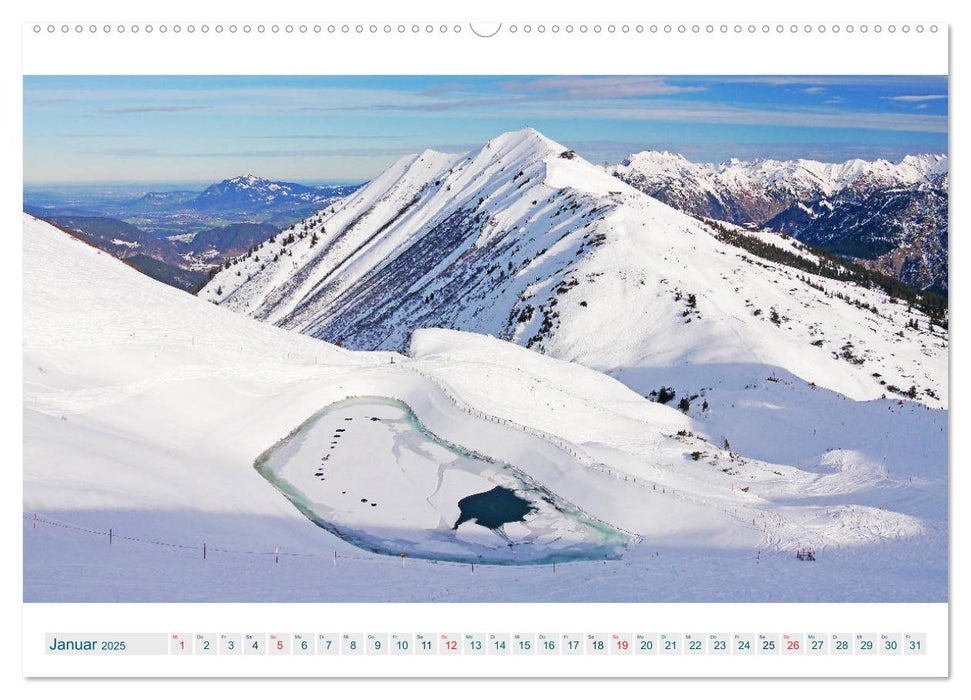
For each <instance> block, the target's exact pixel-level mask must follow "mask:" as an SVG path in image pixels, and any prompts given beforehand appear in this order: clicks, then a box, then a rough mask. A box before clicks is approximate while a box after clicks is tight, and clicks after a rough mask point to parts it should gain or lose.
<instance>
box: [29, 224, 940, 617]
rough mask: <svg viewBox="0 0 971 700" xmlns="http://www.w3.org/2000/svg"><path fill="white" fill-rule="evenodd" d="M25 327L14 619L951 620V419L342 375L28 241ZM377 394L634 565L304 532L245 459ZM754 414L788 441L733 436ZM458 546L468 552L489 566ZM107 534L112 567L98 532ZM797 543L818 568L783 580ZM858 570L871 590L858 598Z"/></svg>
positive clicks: (784, 389) (482, 357) (314, 345)
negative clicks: (372, 612) (597, 527)
mask: <svg viewBox="0 0 971 700" xmlns="http://www.w3.org/2000/svg"><path fill="white" fill-rule="evenodd" d="M23 311H24V510H25V514H26V517H27V521H25V525H26V527H25V530H24V591H25V599H26V600H42V601H43V600H48V601H50V600H89V601H90V600H127V601H136V600H163V601H173V600H216V601H218V600H251V601H257V600H260V601H265V600H289V601H298V600H343V601H348V600H402V601H409V600H494V601H495V600H547V601H548V600H726V599H727V600H819V599H828V600H943V599H946V595H947V593H946V538H945V535H944V532H945V514H946V507H945V504H946V473H945V465H946V433H945V432H944V430H945V428H946V412H944V411H935V410H930V409H928V408H926V407H923V406H921V405H919V404H916V403H910V402H906V403H904V404H903V405H898V404H897V403H896V402H891V401H877V402H870V403H857V402H853V401H850V400H848V399H846V398H845V397H843V396H840V395H838V394H834V393H832V392H828V391H825V390H822V389H813V388H811V387H809V386H807V385H805V384H804V383H801V382H796V381H793V378H792V377H791V376H788V375H784V376H781V377H777V379H779V380H780V381H776V382H770V383H768V384H766V385H765V386H764V387H758V388H753V389H748V388H738V389H732V390H731V391H734V395H732V394H731V393H730V391H729V390H728V389H725V390H722V389H712V391H711V392H709V393H708V394H707V395H708V396H709V397H711V406H710V407H709V408H708V409H707V411H705V412H702V411H701V410H700V409H699V408H698V406H697V404H696V403H695V404H693V406H692V408H691V410H690V411H689V412H688V415H685V414H684V413H682V412H680V411H678V410H676V409H674V408H671V407H669V406H664V405H660V404H658V403H653V402H650V401H648V400H646V399H644V398H642V397H641V396H639V395H638V394H636V393H634V392H632V391H630V390H628V389H627V388H625V387H624V386H623V385H621V384H620V383H619V382H617V381H615V380H613V379H610V378H609V377H606V376H604V375H603V374H600V373H598V372H596V371H593V370H591V369H588V368H585V367H582V366H579V365H576V364H573V363H568V362H564V361H561V360H555V359H552V358H549V357H544V356H542V355H540V354H538V353H535V352H532V351H529V350H526V349H525V348H522V347H518V346H516V345H514V344H511V343H506V342H503V341H501V340H497V339H494V338H488V337H482V336H476V335H472V334H468V333H459V332H454V331H444V330H425V331H420V332H416V333H415V334H413V336H412V338H411V343H410V348H409V353H410V356H408V357H405V356H401V355H393V354H390V353H357V352H350V351H347V350H342V349H339V348H335V347H333V346H331V345H328V344H326V343H322V342H320V341H318V340H315V339H313V338H309V337H306V336H301V335H298V334H296V333H292V332H288V331H286V330H283V329H279V328H274V327H273V326H271V325H269V324H262V323H259V322H256V321H254V320H252V319H248V318H246V317H244V316H241V315H237V314H232V313H229V312H227V311H226V310H224V309H220V308H216V307H215V306H213V305H211V304H207V303H204V302H202V301H200V300H198V299H194V298H192V297H190V296H188V295H185V294H183V293H180V292H178V291H176V290H174V289H171V288H168V287H166V286H164V285H161V284H160V283H156V282H154V281H152V280H150V279H148V278H146V277H144V276H142V275H140V274H138V273H137V272H135V271H134V270H132V269H130V268H128V267H126V266H125V265H123V264H122V263H120V262H119V261H117V260H114V259H113V258H111V257H110V256H108V255H107V254H105V253H103V252H101V251H98V250H96V249H94V248H91V247H89V246H87V245H85V244H83V243H82V242H80V241H78V240H76V239H72V238H70V237H69V236H67V235H66V234H64V233H63V232H60V231H58V230H56V229H54V228H53V227H50V226H48V225H47V224H44V223H43V222H39V221H37V220H36V219H32V218H30V217H25V220H24V310H23ZM694 378H695V379H698V375H697V374H696V375H694ZM704 380H705V381H707V378H705V379H704ZM368 396H377V397H387V398H388V399H394V400H397V401H401V402H406V403H407V405H409V406H410V407H411V408H412V409H413V410H414V412H415V414H416V416H417V418H418V419H420V420H421V422H422V423H423V424H424V425H425V426H426V427H427V428H428V429H429V430H431V431H433V432H434V433H435V434H436V435H437V436H439V437H441V438H442V439H444V440H447V441H448V442H449V443H451V444H453V445H461V446H463V447H464V448H467V449H468V450H471V451H473V452H474V453H476V454H480V455H484V456H488V457H489V458H491V459H494V460H498V461H500V462H503V463H508V464H513V465H515V466H516V468H517V469H518V470H520V473H521V474H523V475H524V477H528V478H529V479H530V480H531V481H532V482H534V483H536V484H541V485H543V487H544V488H546V489H549V491H550V492H551V493H555V494H556V497H557V501H556V502H559V501H560V500H562V501H566V502H569V503H572V504H574V505H575V506H576V507H578V508H580V509H582V510H583V511H584V512H585V513H587V514H589V516H590V517H592V518H596V519H598V520H600V521H602V522H604V523H610V524H611V525H612V526H613V527H614V528H618V529H619V530H620V531H625V532H627V533H630V534H631V535H632V537H633V539H631V540H630V543H629V546H628V548H627V549H626V551H624V552H623V553H622V554H621V556H620V558H619V559H617V560H613V561H610V562H609V565H608V564H606V563H604V562H602V561H598V562H596V563H592V562H582V561H578V562H575V563H573V564H569V565H564V566H558V567H557V574H556V579H555V580H551V579H550V576H549V571H548V568H547V567H527V568H525V569H522V568H521V567H503V566H496V567H482V568H481V569H480V568H479V567H476V576H475V577H470V576H469V574H468V567H467V565H465V566H463V565H462V564H452V565H446V564H442V563H436V562H423V561H420V560H411V559H409V561H408V564H407V566H405V567H404V568H402V564H401V563H400V562H399V561H398V558H397V557H394V558H392V557H387V556H384V555H381V554H374V553H370V552H368V551H366V550H365V549H361V548H358V547H355V546H352V545H351V544H348V543H347V542H346V541H344V540H343V539H341V538H340V537H338V536H335V535H334V534H332V532H331V531H329V530H326V529H324V528H321V527H317V526H316V525H314V524H313V523H312V522H311V520H310V519H308V517H305V515H304V513H303V512H302V511H301V510H300V509H298V508H296V507H294V504H293V503H291V500H292V499H288V498H284V497H283V495H282V494H281V493H280V492H279V491H278V490H277V489H274V487H273V486H272V485H271V484H270V483H269V482H268V481H267V480H266V479H264V477H263V476H261V475H260V474H259V473H258V472H257V471H256V470H255V469H254V468H253V465H254V460H256V458H257V457H258V456H259V455H260V454H261V453H264V451H266V450H267V448H269V447H271V446H273V445H274V444H275V443H277V442H278V441H279V440H280V439H281V438H283V437H284V436H286V435H288V433H291V431H293V429H294V428H296V427H297V426H299V425H301V424H302V423H304V421H306V420H307V419H308V418H309V417H311V416H312V415H313V414H315V413H316V412H317V411H319V410H320V409H321V408H323V407H327V406H330V405H332V404H334V403H335V402H337V401H342V400H345V399H348V398H353V397H368ZM736 406H737V407H738V408H737V410H736V409H735V407H736ZM794 407H798V408H799V410H800V411H802V413H797V412H793V410H792V409H793V408H794ZM764 416H773V421H774V430H773V431H772V433H773V434H775V435H777V436H778V439H766V436H765V435H762V436H761V437H758V436H756V433H757V432H758V431H757V430H756V429H755V428H754V426H751V425H750V426H748V427H745V426H746V424H747V423H749V422H751V420H752V419H753V417H756V418H758V419H759V420H761V419H762V417H764ZM347 417H352V418H354V420H357V419H358V418H359V416H358V415H357V414H355V415H354V416H350V415H348V416H346V417H345V418H344V419H345V420H346V418H347ZM372 417H376V416H372ZM807 419H811V425H812V426H814V427H813V429H812V433H810V428H809V425H807ZM346 425H347V426H351V425H355V423H353V422H349V423H347V424H346ZM817 429H818V431H819V434H818V435H817V434H816V430H817ZM355 430H356V428H355ZM348 431H350V428H348ZM763 432H764V431H763ZM726 436H727V437H730V438H731V442H732V444H731V448H729V447H728V446H727V444H726V443H725V442H724V439H723V438H724V437H726ZM346 439H348V440H352V441H353V440H354V439H356V438H353V437H349V438H346ZM382 444H387V443H379V442H378V441H375V442H374V443H372V444H369V445H365V446H364V448H366V449H368V450H371V452H369V453H368V455H369V459H371V458H372V457H374V458H379V459H386V460H390V462H388V464H389V465H391V466H394V465H395V464H399V465H400V463H399V462H396V460H400V459H401V455H399V454H398V453H397V452H396V449H395V448H394V445H395V444H398V443H394V444H390V445H389V446H388V447H387V448H385V449H384V450H383V451H382ZM426 454H432V455H434V454H435V453H434V452H426ZM330 459H331V460H340V459H343V458H342V457H340V456H339V455H337V454H336V453H335V456H331V457H330ZM351 459H353V456H352V457H351ZM449 465H450V462H449V461H447V460H446V461H444V462H442V465H441V467H440V468H441V469H443V470H446V471H447V470H448V469H449V468H450V466H449ZM445 473H446V472H443V475H444V474H445ZM419 476H420V475H419ZM311 481H312V480H311ZM385 481H387V482H388V483H391V484H393V485H394V488H395V489H397V491H394V492H392V491H391V490H390V487H389V486H388V483H385ZM428 481H429V479H427V475H425V476H422V478H421V479H418V478H417V476H416V479H414V480H412V482H411V483H412V484H420V483H427V482H428ZM431 482H432V489H433V493H432V492H429V491H423V490H421V489H420V488H419V487H418V486H412V487H409V488H413V489H414V492H413V495H414V496H415V498H416V499H418V500H417V501H415V502H416V503H417V502H418V501H420V502H421V503H422V504H424V505H423V506H422V507H425V506H427V503H428V498H429V497H430V496H432V495H436V494H437V495H438V496H439V497H443V498H444V497H445V496H448V497H449V498H451V499H455V498H458V497H460V496H462V495H463V494H465V493H468V492H469V491H467V490H463V487H462V483H465V482H463V481H462V480H452V481H449V479H448V478H445V479H444V480H443V483H448V484H449V486H448V487H447V490H445V491H442V488H441V487H438V486H436V483H437V482H436V481H435V480H434V479H432V480H431ZM400 484H401V480H400V479H399V478H397V477H396V478H395V479H388V480H382V479H380V478H370V479H367V480H366V481H362V482H361V483H356V484H350V485H349V487H353V488H354V489H358V490H359V491H358V492H356V493H355V498H354V503H353V504H351V505H348V506H347V513H348V515H343V514H338V515H339V516H340V517H345V518H348V519H350V518H351V517H352V516H353V518H356V519H357V522H359V523H360V522H362V520H361V519H362V518H367V517H369V515H368V514H370V513H372V512H373V513H381V512H382V509H383V508H386V507H388V504H389V503H394V502H398V503H401V502H402V499H405V496H407V493H404V492H402V490H401V488H400ZM301 486H303V485H302V484H301ZM467 486H468V485H467ZM478 488H479V486H478V485H477V484H475V485H473V486H472V492H476V491H478ZM360 490H366V495H367V497H368V500H369V503H368V504H366V505H365V504H361V503H360V501H359V499H357V498H356V496H357V493H359V492H360ZM320 493H321V497H325V496H326V497H329V496H327V494H324V493H323V491H321V492H320ZM375 493H377V495H376V496H375ZM432 500H434V499H432ZM370 501H377V503H378V506H377V507H376V508H375V506H372V505H370ZM404 502H405V505H404V506H402V510H401V511H400V515H401V516H402V517H405V518H409V519H411V518H413V517H414V512H413V511H412V509H411V507H410V506H408V505H407V499H405V500H404ZM34 514H37V515H38V519H37V521H36V522H35V526H31V524H30V523H31V521H32V520H33V515H34ZM376 518H377V516H375V518H372V519H371V520H368V521H366V522H365V525H367V526H373V525H374V524H375V523H378V524H379V525H380V527H381V528H382V530H381V532H382V533H383V535H382V536H386V535H387V533H388V528H389V527H390V525H389V524H388V523H389V522H390V519H389V514H388V513H387V512H386V511H384V513H383V515H382V516H381V517H380V519H376ZM51 522H57V523H62V524H67V525H71V526H76V527H78V528H82V529H80V530H78V529H71V528H69V527H59V526H55V525H51V524H50V523H51ZM468 525H471V523H465V524H463V525H462V528H460V529H459V530H458V531H455V532H454V535H452V536H454V537H455V538H457V539H456V542H457V543H458V546H461V547H463V548H466V549H468V548H472V549H473V551H474V550H475V549H476V548H479V551H485V550H486V549H488V548H489V547H490V546H492V545H490V542H492V540H490V539H488V538H489V537H494V533H493V535H490V533H489V532H485V531H484V530H485V528H482V527H479V526H475V527H473V528H471V530H470V528H468V527H467V526H468ZM526 526H527V527H526V530H527V532H526V533H523V532H522V528H511V529H510V530H509V531H508V532H507V533H505V534H506V536H507V537H509V538H513V540H515V538H517V537H528V529H529V522H528V521H527V523H526ZM375 527H376V526H375ZM429 527H431V528H432V529H435V527H434V525H432V526H429ZM476 527H477V528H478V529H476ZM108 528H112V531H113V533H114V540H113V541H112V544H111V545H110V546H109V545H108V544H106V542H105V538H102V537H101V536H99V535H98V534H97V532H104V531H107V530H108ZM436 531H437V532H439V534H442V533H446V532H452V530H450V529H447V528H446V529H438V530H436ZM405 534H406V535H407V534H408V533H405ZM409 536H413V535H409ZM203 542H204V543H206V544H207V545H208V548H209V549H208V553H209V556H208V558H207V559H205V560H203V559H202V543H203ZM540 542H541V540H534V543H540ZM421 544H422V543H421V542H420V541H417V542H413V546H415V547H416V548H419V550H420V547H421ZM799 545H809V546H816V547H817V548H819V551H820V552H821V553H825V556H826V566H817V567H815V568H809V569H807V568H806V566H805V565H804V564H802V563H800V562H796V561H795V559H794V558H793V557H792V549H793V548H794V547H796V546H799ZM503 546H505V544H503ZM275 559H279V564H275V563H274V560H275ZM332 561H335V562H338V566H337V567H336V568H332V566H333V565H332V563H331V562H332ZM322 564H324V566H323V567H322V566H321V565H322ZM874 566H876V567H878V568H879V569H880V571H881V586H880V587H876V588H874V587H864V588H860V587H859V586H857V585H856V584H855V581H858V580H863V579H864V578H866V576H867V571H869V570H870V569H871V568H872V567H874ZM325 571H326V572H331V571H333V572H334V573H333V575H331V574H329V573H326V574H325V573H324V572H325ZM605 572H609V575H606V574H605ZM712 572H717V575H713V574H712ZM187 581H191V585H186V582H187Z"/></svg>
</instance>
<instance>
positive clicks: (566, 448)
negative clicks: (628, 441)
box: [409, 365, 796, 554]
mask: <svg viewBox="0 0 971 700" xmlns="http://www.w3.org/2000/svg"><path fill="white" fill-rule="evenodd" d="M409 369H411V370H412V371H414V372H415V373H416V374H418V375H419V376H421V377H423V378H424V379H426V380H428V381H429V382H431V383H432V384H434V385H435V386H436V387H437V388H438V389H439V391H441V392H442V394H443V395H444V396H445V398H447V399H448V400H449V401H450V402H452V404H453V405H454V406H455V407H456V408H458V409H459V410H460V411H463V412H465V413H467V414H469V415H470V416H472V417H474V418H478V419H480V420H485V421H488V422H491V423H498V424H500V425H503V426H506V427H510V428H514V429H516V430H519V431H521V432H524V433H526V434H528V435H532V436H534V437H538V438H541V439H543V440H545V441H547V442H549V443H550V444H551V445H553V446H554V447H557V448H558V449H560V450H562V451H563V452H565V453H566V454H567V455H569V456H570V457H572V458H573V459H575V460H577V461H578V462H580V463H581V464H583V465H584V466H585V467H588V468H590V469H593V470H595V471H598V472H600V473H601V474H604V475H606V476H610V477H612V478H614V479H616V480H618V481H620V480H621V477H622V476H623V481H625V482H627V483H630V484H633V485H636V486H640V487H641V488H644V489H646V488H647V487H648V486H651V491H652V492H656V491H657V490H658V487H660V490H661V494H662V495H668V494H670V495H672V496H674V497H675V498H680V499H682V500H684V501H687V502H689V503H693V504H695V505H698V506H702V507H705V508H714V509H717V510H719V511H721V512H722V513H724V514H725V515H727V516H728V517H729V518H731V519H733V520H735V521H737V522H738V523H739V525H741V526H742V527H746V528H748V529H750V530H756V531H759V530H761V531H762V532H763V533H765V534H764V535H763V539H764V542H765V545H766V546H768V547H771V548H774V549H776V550H778V552H779V554H782V553H784V552H785V551H786V548H785V547H783V546H782V536H781V532H782V529H781V528H782V526H783V525H784V524H785V523H784V521H782V518H781V516H779V517H780V521H781V522H780V524H779V531H778V532H776V533H775V538H772V537H771V536H770V534H769V529H768V526H769V521H768V519H767V518H766V515H765V513H763V512H762V511H760V510H758V509H752V510H751V511H750V514H752V515H754V516H755V517H753V518H751V521H752V524H749V520H750V519H749V518H744V517H742V516H739V515H738V514H737V512H736V511H737V508H736V509H733V510H729V509H727V508H722V507H720V506H718V505H715V504H713V503H712V502H710V501H706V500H704V499H700V498H696V497H694V496H689V495H687V494H684V493H679V492H678V491H677V490H675V489H669V488H668V487H667V486H665V485H663V484H659V483H657V482H655V481H651V480H650V479H644V478H643V477H642V478H641V481H640V483H638V481H637V477H636V476H634V475H633V474H627V473H623V472H620V471H618V470H616V469H611V468H610V467H608V466H607V465H606V464H604V463H603V462H599V461H597V460H595V459H594V458H593V457H591V456H590V455H589V454H586V453H584V452H582V451H580V450H578V449H576V448H574V447H573V446H572V443H570V442H568V441H566V440H564V439H563V438H560V437H559V436H556V435H553V434H552V433H548V432H546V431H544V430H540V429H538V428H531V427H529V426H525V425H522V424H520V423H516V422H515V421H510V420H508V419H506V418H499V417H498V416H493V415H491V414H489V413H486V412H484V411H480V410H479V409H477V408H474V407H472V406H470V405H469V404H467V403H466V402H465V401H463V400H462V399H459V398H458V397H457V396H455V395H454V394H453V393H452V392H451V391H450V390H449V389H448V388H447V387H446V386H445V385H444V383H443V382H441V381H440V380H439V379H438V378H437V377H433V376H430V375H429V374H427V373H426V372H423V371H422V370H421V369H419V368H417V367H414V366H410V365H409ZM743 508H744V506H743ZM759 518H762V523H763V526H762V527H761V528H760V527H759V526H758V524H756V521H757V520H758V519H759ZM613 527H615V528H616V527H617V526H616V525H613ZM617 529H622V528H617ZM625 532H626V530H625ZM630 534H634V536H635V537H636V538H637V539H638V540H641V539H643V538H642V537H641V536H640V535H636V534H635V533H630ZM773 539H774V541H773ZM795 546H796V545H795V543H790V546H789V547H788V549H791V548H792V547H795Z"/></svg>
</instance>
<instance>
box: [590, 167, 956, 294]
mask: <svg viewBox="0 0 971 700" xmlns="http://www.w3.org/2000/svg"><path fill="white" fill-rule="evenodd" d="M608 171H609V172H611V173H612V174H613V175H615V176H617V177H618V178H620V179H622V180H623V181H624V182H626V183H628V184H629V185H631V186H632V187H635V188H637V189H638V190H640V191H641V192H644V193H645V194H648V195H650V196H652V197H654V198H655V199H659V200H660V201H662V202H665V203H666V204H669V205H671V206H673V207H675V208H676V209H680V210H681V211H685V212H688V213H690V214H694V215H696V216H702V217H707V218H712V219H718V220H721V221H726V222H730V223H733V224H739V225H744V226H750V227H760V228H765V229H768V230H774V231H781V232H784V233H788V234H790V235H792V236H794V237H795V238H797V239H799V240H802V241H805V242H807V243H811V244H814V245H819V246H822V247H824V248H826V249H828V250H830V251H832V252H834V253H837V254H839V255H843V256H847V257H850V258H854V259H857V260H860V261H862V262H865V263H866V264H867V265H869V266H870V267H872V268H874V269H877V270H880V271H882V272H886V273H887V274H891V275H894V276H896V277H898V278H899V279H901V280H902V281H904V282H906V283H907V284H910V285H912V286H915V287H918V288H921V289H931V290H934V291H938V292H941V293H946V291H947V235H948V226H947V218H948V217H947V186H948V158H947V156H945V155H918V156H907V157H905V158H903V159H902V160H900V161H899V162H897V163H892V162H890V161H887V160H882V159H881V160H874V161H864V160H858V159H857V160H849V161H846V162H844V163H821V162H819V161H813V160H790V161H777V160H770V159H759V160H753V161H740V160H735V159H733V160H730V161H727V162H725V163H721V164H718V165H715V164H710V163H693V162H691V161H689V160H687V159H686V158H684V157H683V156H681V155H677V154H674V153H669V152H666V151H663V152H661V151H643V152H641V153H635V154H633V155H630V156H628V158H626V159H625V160H624V161H623V162H622V163H620V164H619V165H616V166H611V167H609V168H608Z"/></svg>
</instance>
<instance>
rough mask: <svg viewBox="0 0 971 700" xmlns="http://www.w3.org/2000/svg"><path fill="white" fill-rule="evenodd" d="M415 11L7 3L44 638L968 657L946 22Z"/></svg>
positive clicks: (154, 662)
mask: <svg viewBox="0 0 971 700" xmlns="http://www.w3.org/2000/svg"><path fill="white" fill-rule="evenodd" d="M635 14H636V13H635ZM80 15H83V12H76V13H75V16H80ZM404 16H407V13H404V14H399V17H404ZM392 19H393V18H390V17H384V18H381V17H374V18H371V19H370V20H367V21H364V20H362V21H359V22H348V21H328V20H327V19H326V18H320V19H318V20H317V21H310V20H308V21H293V20H288V19H287V18H285V17H282V18H281V17H276V18H274V17H266V18H265V19H264V20H263V21H256V20H251V21H245V17H243V18H234V17H224V18H223V19H221V20H215V21H164V22H154V21H153V22H147V21H139V22H131V21H105V20H104V19H99V18H97V17H95V18H92V19H91V20H88V21H83V18H82V20H77V19H76V18H63V17H62V18H57V17H53V18H40V19H38V20H37V21H31V22H28V23H27V24H25V25H24V27H23V100H22V111H23V129H22V136H23V171H22V172H23V213H22V216H21V222H22V232H23V234H22V273H23V288H22V293H23V302H22V315H23V344H22V346H23V350H22V353H23V358H22V361H23V505H22V527H23V642H22V643H23V672H24V675H25V676H28V677H33V678H42V677H100V678H104V677H144V676H151V677H210V676H211V677H227V676H229V677H239V676H252V677H288V678H291V677H399V678H400V677H546V678H549V677H577V678H584V677H871V678H872V677H883V678H886V677H943V676H947V675H948V672H949V667H948V655H949V638H948V634H949V629H948V600H949V587H948V581H949V579H948V484H949V482H948V455H949V453H948V437H949V431H948V425H949V423H948V419H949V400H950V399H949V375H948V360H949V353H950V348H949V343H950V340H949V330H948V328H949V313H950V310H949V306H948V291H949V276H948V273H949V256H948V251H949V245H948V206H949V204H948V192H949V157H948V152H949V136H948V125H949V122H948V113H949V84H948V61H949V46H948V34H949V28H948V26H947V25H946V24H943V23H935V22H929V21H923V22H906V23H899V22H898V23H893V22H883V21H870V22H851V23H850V22H843V21H837V22H832V21H814V22H812V23H806V22H797V23H794V22H791V21H789V22H778V21H774V20H773V21H758V22H755V21H744V22H742V21H739V22H720V21H719V22H715V21H711V22H683V23H679V22H652V21H646V20H644V19H643V17H642V18H641V19H640V20H639V19H638V18H637V17H635V16H631V17H629V18H628V19H627V20H624V18H623V17H620V18H617V19H616V21H613V20H611V21H608V20H606V19H605V20H603V21H577V22H570V21H556V19H557V18H556V17H552V18H550V19H549V20H548V21H517V18H516V17H515V16H506V17H504V18H503V17H500V18H497V19H503V20H504V21H496V22H477V21H470V20H474V19H475V18H474V17H464V18H462V19H460V20H454V19H448V20H447V21H446V20H435V18H434V17H428V16H423V17H421V18H420V19H416V20H409V21H406V20H403V19H393V21H392Z"/></svg>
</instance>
